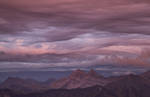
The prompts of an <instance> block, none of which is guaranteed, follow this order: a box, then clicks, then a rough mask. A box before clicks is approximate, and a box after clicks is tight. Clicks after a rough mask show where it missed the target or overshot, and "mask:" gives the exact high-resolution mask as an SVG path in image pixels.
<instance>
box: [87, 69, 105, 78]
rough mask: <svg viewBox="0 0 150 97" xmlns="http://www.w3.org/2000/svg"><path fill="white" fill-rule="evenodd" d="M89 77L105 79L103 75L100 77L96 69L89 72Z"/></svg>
mask: <svg viewBox="0 0 150 97" xmlns="http://www.w3.org/2000/svg"><path fill="white" fill-rule="evenodd" d="M88 75H89V76H92V77H101V78H103V76H102V75H99V74H98V73H97V72H96V71H95V70H94V69H91V70H90V71H89V72H88Z"/></svg>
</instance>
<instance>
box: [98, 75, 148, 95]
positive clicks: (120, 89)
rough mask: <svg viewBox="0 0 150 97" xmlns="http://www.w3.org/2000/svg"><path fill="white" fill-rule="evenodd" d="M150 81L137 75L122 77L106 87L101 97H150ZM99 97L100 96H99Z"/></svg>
mask: <svg viewBox="0 0 150 97" xmlns="http://www.w3.org/2000/svg"><path fill="white" fill-rule="evenodd" d="M149 91H150V81H149V80H147V79H145V78H142V77H140V76H136V75H128V76H124V77H122V78H121V79H120V80H118V81H116V82H112V83H110V84H108V85H106V86H105V87H104V88H103V90H102V91H101V93H100V95H99V96H100V97H149V96H150V92H149ZM97 97H98V96H97Z"/></svg>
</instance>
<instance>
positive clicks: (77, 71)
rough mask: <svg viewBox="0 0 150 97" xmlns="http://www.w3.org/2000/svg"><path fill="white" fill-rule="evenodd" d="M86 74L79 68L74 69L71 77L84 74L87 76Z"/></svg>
mask: <svg viewBox="0 0 150 97" xmlns="http://www.w3.org/2000/svg"><path fill="white" fill-rule="evenodd" d="M85 75H86V72H85V71H83V70H80V69H77V70H75V71H73V72H72V73H71V75H70V76H71V77H82V76H85Z"/></svg>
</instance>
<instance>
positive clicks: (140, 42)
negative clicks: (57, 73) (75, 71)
mask: <svg viewBox="0 0 150 97" xmlns="http://www.w3.org/2000/svg"><path fill="white" fill-rule="evenodd" d="M149 10H150V1H149V0H38V1H37V0H11V1H10V0H0V51H1V53H0V68H47V67H62V66H63V67H88V66H95V67H96V66H108V65H109V66H116V67H126V66H127V67H146V68H150V12H149Z"/></svg>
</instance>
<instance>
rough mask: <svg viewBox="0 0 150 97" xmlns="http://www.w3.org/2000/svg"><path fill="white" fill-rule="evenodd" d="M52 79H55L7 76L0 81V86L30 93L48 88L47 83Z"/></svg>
mask: <svg viewBox="0 0 150 97" xmlns="http://www.w3.org/2000/svg"><path fill="white" fill-rule="evenodd" d="M53 81H55V80H54V79H49V80H47V81H45V82H38V81H36V80H33V79H21V78H14V77H9V78H8V79H7V80H5V81H4V82H3V83H1V85H0V88H1V89H10V90H13V91H16V92H22V93H31V92H37V91H43V90H47V89H50V87H48V85H49V84H51V83H52V82H53Z"/></svg>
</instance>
